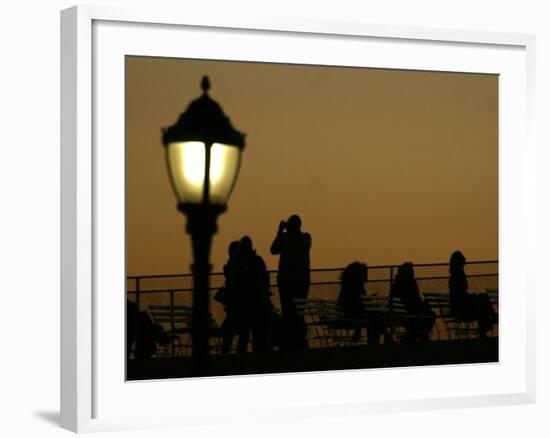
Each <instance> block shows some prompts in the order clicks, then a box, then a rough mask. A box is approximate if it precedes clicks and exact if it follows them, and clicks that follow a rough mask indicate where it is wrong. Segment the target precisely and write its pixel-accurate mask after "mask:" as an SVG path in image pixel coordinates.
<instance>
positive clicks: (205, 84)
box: [201, 75, 210, 94]
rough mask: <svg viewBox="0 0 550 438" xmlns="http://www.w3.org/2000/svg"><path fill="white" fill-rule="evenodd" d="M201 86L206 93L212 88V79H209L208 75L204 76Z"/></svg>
mask: <svg viewBox="0 0 550 438" xmlns="http://www.w3.org/2000/svg"><path fill="white" fill-rule="evenodd" d="M201 88H202V91H203V92H204V93H205V94H206V93H207V92H208V90H210V79H208V76H206V75H204V76H203V77H202V81H201Z"/></svg>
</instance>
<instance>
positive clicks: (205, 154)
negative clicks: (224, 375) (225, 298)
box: [162, 76, 244, 375]
mask: <svg viewBox="0 0 550 438" xmlns="http://www.w3.org/2000/svg"><path fill="white" fill-rule="evenodd" d="M201 87H202V90H203V94H202V96H201V97H199V98H198V99H195V100H194V101H192V102H191V103H190V104H189V106H188V107H187V109H186V110H185V112H184V113H183V114H181V115H180V117H179V119H178V121H177V122H176V123H175V124H174V125H173V126H171V127H169V128H166V129H163V135H162V142H163V144H164V146H165V151H166V161H167V164H168V171H169V174H170V180H171V182H172V187H173V189H174V192H175V194H176V197H177V199H178V209H179V210H180V211H181V212H182V213H184V214H185V215H186V216H187V228H186V230H187V232H188V233H189V234H190V235H191V240H192V246H193V257H194V263H193V265H192V267H191V268H192V270H193V328H192V337H193V375H205V374H207V373H208V372H207V363H208V362H207V361H208V329H209V300H208V291H209V275H210V269H211V266H210V262H209V259H210V248H211V244H212V236H213V235H214V234H215V233H216V231H217V225H216V222H217V218H218V216H219V215H220V214H221V213H223V212H224V211H225V210H226V208H227V200H228V199H229V196H230V195H231V192H232V190H233V187H234V186H235V182H236V180H237V176H238V173H239V167H240V163H241V153H242V150H243V149H244V134H242V133H241V132H239V131H237V130H235V129H234V128H233V126H232V125H231V122H230V121H229V119H228V118H227V117H226V116H225V114H224V113H223V110H222V109H221V107H220V105H218V103H217V102H215V101H214V100H212V99H211V98H210V96H209V95H208V90H209V89H210V81H209V80H208V77H207V76H204V77H203V79H202V82H201Z"/></svg>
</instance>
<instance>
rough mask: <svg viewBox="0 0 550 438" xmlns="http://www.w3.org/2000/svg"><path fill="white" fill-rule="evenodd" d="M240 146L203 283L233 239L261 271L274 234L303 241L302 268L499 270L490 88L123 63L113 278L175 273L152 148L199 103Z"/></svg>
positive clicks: (172, 215)
mask: <svg viewBox="0 0 550 438" xmlns="http://www.w3.org/2000/svg"><path fill="white" fill-rule="evenodd" d="M205 74H206V75H208V76H209V77H210V81H211V84H212V87H211V89H210V92H209V94H210V96H211V97H212V98H213V99H214V100H216V101H217V102H218V103H219V104H220V105H221V106H222V108H223V110H224V112H225V113H226V115H227V116H228V117H229V118H230V119H231V122H232V124H233V126H234V127H235V128H236V129H237V130H239V131H241V132H244V133H246V147H245V150H244V153H243V159H242V164H241V171H240V175H239V179H238V181H237V184H236V186H235V189H234V191H233V194H232V196H231V198H230V199H229V203H228V211H227V212H226V213H225V214H223V215H222V216H220V218H219V220H218V225H219V231H218V234H217V235H216V236H215V238H214V243H213V248H212V256H211V259H212V263H213V270H214V271H215V272H216V271H221V269H222V267H223V264H224V263H225V260H226V253H227V246H228V244H229V242H231V241H232V240H235V239H238V238H240V237H241V236H243V235H245V234H248V235H250V236H251V237H252V239H253V242H254V245H255V247H256V249H257V252H258V253H259V254H260V255H261V256H262V257H263V258H264V260H265V261H266V264H267V266H268V268H270V269H276V268H277V261H278V258H277V257H275V256H272V255H270V254H269V246H270V244H271V242H272V239H273V238H274V236H275V233H276V231H277V226H278V224H279V221H280V220H281V219H286V218H288V216H289V215H290V214H293V213H297V214H299V215H300V216H301V217H302V221H303V230H304V231H307V232H309V233H310V234H311V236H312V239H313V245H312V249H311V267H312V268H330V267H343V266H345V265H346V264H348V263H350V262H351V261H354V260H360V261H364V262H366V263H368V264H369V265H371V266H374V265H381V264H400V263H402V262H403V261H412V262H414V263H430V262H446V261H448V259H449V255H450V254H451V252H452V251H454V250H456V249H461V250H462V251H463V253H464V254H465V255H466V257H467V259H469V260H485V259H497V258H498V77H497V76H494V75H481V74H462V73H442V72H420V71H400V70H384V69H366V68H350V67H321V66H304V65H286V64H267V63H244V62H225V61H224V62H220V61H197V60H180V59H162V58H146V57H127V58H126V154H127V168H126V181H127V191H126V245H127V251H126V257H127V273H128V275H148V274H172V273H183V272H189V271H190V264H191V263H192V260H191V247H190V239H189V237H188V235H187V234H185V223H186V219H185V217H184V216H183V215H182V214H181V213H179V212H178V211H177V209H176V203H177V201H176V197H175V195H174V194H173V192H172V188H171V186H170V182H169V178H168V172H167V167H166V163H165V157H164V148H163V146H162V143H161V128H162V127H168V126H171V125H172V124H173V123H174V122H175V121H176V119H177V118H178V116H179V114H180V113H182V112H183V111H184V110H185V109H186V108H187V105H188V104H189V103H190V101H191V100H193V99H195V98H197V97H199V96H200V94H201V90H200V86H199V84H200V80H201V78H202V76H203V75H205Z"/></svg>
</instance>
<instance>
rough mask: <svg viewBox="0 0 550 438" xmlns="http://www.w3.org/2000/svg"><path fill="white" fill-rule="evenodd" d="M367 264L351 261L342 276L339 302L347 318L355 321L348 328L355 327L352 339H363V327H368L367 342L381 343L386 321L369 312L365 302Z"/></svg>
mask: <svg viewBox="0 0 550 438" xmlns="http://www.w3.org/2000/svg"><path fill="white" fill-rule="evenodd" d="M368 272H369V271H368V268H367V265H366V264H364V263H360V262H353V263H350V264H349V265H348V266H346V268H345V269H344V270H343V271H342V275H341V277H340V293H339V294H338V302H339V303H340V307H341V308H342V312H343V314H344V317H345V318H346V319H350V320H352V321H354V322H352V323H351V325H350V326H349V327H347V328H352V329H353V331H354V332H353V335H352V341H353V342H358V341H359V340H360V339H361V329H362V328H363V327H365V328H366V329H367V344H371V345H372V344H379V343H380V336H381V335H382V334H383V332H384V321H382V320H381V319H380V318H379V317H378V316H377V315H373V314H370V315H369V314H368V312H367V311H366V310H365V306H364V303H363V299H364V297H366V296H367V291H366V288H365V283H366V281H367V279H368Z"/></svg>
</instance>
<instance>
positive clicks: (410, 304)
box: [391, 262, 435, 342]
mask: <svg viewBox="0 0 550 438" xmlns="http://www.w3.org/2000/svg"><path fill="white" fill-rule="evenodd" d="M391 296H392V297H395V298H399V299H401V301H402V302H403V305H404V306H405V310H406V311H407V314H408V315H409V316H410V317H411V318H410V319H409V320H408V321H407V327H406V332H405V335H404V337H403V341H405V342H415V341H418V340H421V341H428V340H429V338H430V332H431V331H432V327H433V325H434V322H435V314H434V312H433V311H432V309H431V308H430V305H429V304H428V303H427V302H426V301H425V300H423V299H422V297H421V296H420V291H419V290H418V284H417V283H416V279H415V278H414V269H413V264H412V263H410V262H407V263H403V264H402V265H401V266H399V268H398V269H397V275H396V277H395V281H394V283H393V285H392V291H391Z"/></svg>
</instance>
